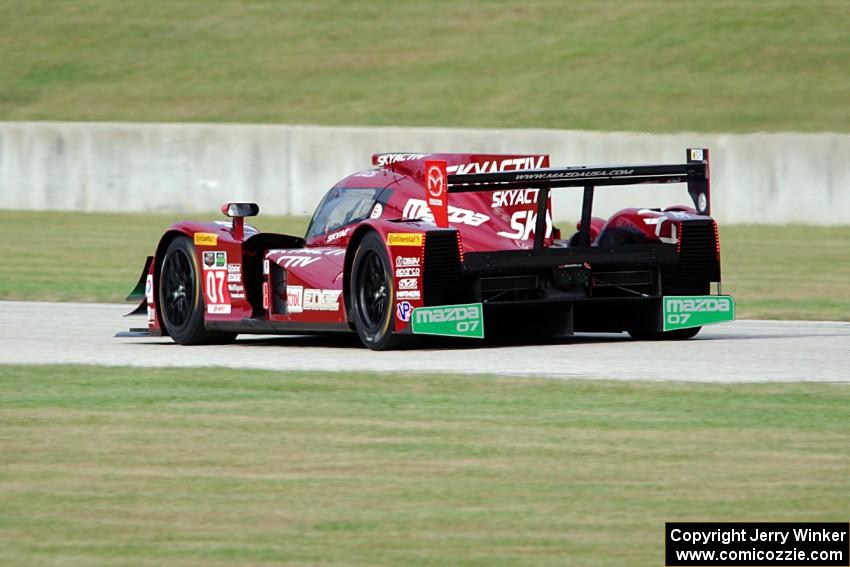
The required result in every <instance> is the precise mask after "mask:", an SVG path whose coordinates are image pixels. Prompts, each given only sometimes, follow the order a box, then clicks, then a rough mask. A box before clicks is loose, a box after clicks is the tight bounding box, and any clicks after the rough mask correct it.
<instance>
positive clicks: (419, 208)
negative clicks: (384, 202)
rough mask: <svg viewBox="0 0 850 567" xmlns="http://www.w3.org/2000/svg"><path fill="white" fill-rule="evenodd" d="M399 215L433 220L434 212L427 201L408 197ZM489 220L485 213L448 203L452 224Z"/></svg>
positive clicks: (477, 223) (479, 224) (477, 224)
mask: <svg viewBox="0 0 850 567" xmlns="http://www.w3.org/2000/svg"><path fill="white" fill-rule="evenodd" d="M401 216H402V217H403V218H406V219H422V220H423V221H425V222H430V223H433V222H434V214H433V213H432V212H431V208H430V207H429V206H428V203H427V202H425V201H424V200H422V199H408V200H407V203H405V205H404V210H403V211H402V213H401ZM488 220H490V217H488V216H487V215H485V214H482V213H476V212H475V211H470V210H469V209H461V208H459V207H453V206H452V205H449V222H450V223H453V224H468V225H469V226H481V225H482V224H484V223H485V222H487V221H488Z"/></svg>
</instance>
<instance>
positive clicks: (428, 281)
mask: <svg viewBox="0 0 850 567" xmlns="http://www.w3.org/2000/svg"><path fill="white" fill-rule="evenodd" d="M372 162H373V165H374V166H375V167H374V169H369V170H366V171H361V172H359V173H355V174H354V175H351V176H349V177H347V178H345V179H343V180H342V181H340V182H339V183H337V184H336V186H334V187H333V188H332V189H331V190H330V191H328V193H327V195H325V197H324V199H322V202H321V203H320V204H319V206H318V208H317V209H316V212H315V214H314V215H313V218H312V220H311V221H310V226H309V228H308V229H307V234H306V236H305V237H304V238H301V237H298V236H289V235H284V234H274V233H267V232H258V231H257V230H255V229H253V228H251V227H250V226H248V225H246V224H245V223H244V218H245V217H250V216H254V215H256V214H258V212H259V207H258V206H257V205H256V204H254V203H229V204H227V205H225V206H224V207H223V208H222V210H223V212H224V213H225V214H226V215H227V216H228V217H231V219H232V221H218V222H191V221H186V222H180V223H177V224H175V225H174V226H172V227H171V228H170V229H169V230H168V231H167V232H166V233H165V234H164V235H163V236H162V238H161V239H160V241H159V244H158V245H157V247H156V251H155V253H154V255H153V256H151V257H149V258H148V260H147V263H146V264H145V268H144V270H143V272H142V276H141V278H140V279H139V283H138V284H137V286H136V289H135V290H134V292H133V293H131V295H130V297H128V300H134V299H135V300H139V299H140V300H142V301H141V303H140V305H139V307H138V308H137V309H136V311H134V313H135V314H144V313H147V318H148V328H147V329H134V330H131V332H130V333H123V335H125V336H126V335H132V336H138V335H156V336H159V335H168V336H170V337H172V339H174V341H176V342H178V343H181V344H203V343H222V342H227V341H231V340H233V339H234V338H235V337H236V335H238V334H242V333H255V334H312V333H331V332H346V333H348V332H355V333H357V335H358V336H359V337H360V340H361V341H362V342H363V344H364V345H366V346H367V347H369V348H372V349H387V348H392V347H394V346H397V345H398V344H400V343H401V342H403V341H404V340H405V339H406V338H409V337H410V336H412V335H419V334H422V335H445V336H455V337H471V338H479V339H480V338H484V337H493V336H507V337H510V336H523V337H529V336H534V337H537V336H539V337H550V336H563V335H570V334H571V333H573V332H577V331H579V332H624V331H625V332H628V333H629V334H631V336H633V337H635V338H638V339H683V338H689V337H692V336H694V335H696V334H697V332H698V331H699V329H700V327H701V326H702V325H705V324H709V323H717V322H721V321H729V320H732V319H733V318H734V301H733V300H732V298H731V297H729V296H725V295H719V289H720V285H719V282H720V243H719V240H718V234H717V225H716V223H715V222H714V220H712V218H711V217H710V216H709V214H710V208H711V197H710V192H709V187H710V184H709V160H708V150H705V149H689V150H688V151H687V161H686V162H685V163H681V164H669V165H617V166H598V167H597V166H582V167H554V168H552V167H549V157H548V156H547V155H540V154H535V155H483V154H401V153H387V154H375V155H374V156H372ZM637 183H684V184H686V185H687V189H688V192H689V194H690V196H691V198H692V200H693V205H694V206H693V207H691V206H673V207H668V208H666V209H663V210H661V209H640V208H629V209H623V210H621V211H618V212H617V213H615V214H614V215H612V216H611V217H610V218H608V219H607V220H606V219H602V218H598V217H594V216H592V214H591V209H592V205H593V196H594V190H595V188H596V187H601V186H609V185H630V184H637ZM560 188H581V190H582V191H583V196H584V199H583V206H582V210H581V219H580V221H579V222H578V224H577V225H576V230H575V231H574V232H572V233H571V234H562V233H561V231H560V230H559V229H558V228H556V227H555V226H554V225H553V222H552V207H551V192H552V191H553V190H555V189H560ZM573 190H575V189H573ZM712 282H717V286H716V289H717V293H716V294H714V295H712V294H711V291H712V287H711V283H712Z"/></svg>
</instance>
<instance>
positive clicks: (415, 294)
mask: <svg viewBox="0 0 850 567" xmlns="http://www.w3.org/2000/svg"><path fill="white" fill-rule="evenodd" d="M396 297H398V298H399V299H420V298H421V297H422V294H421V292H420V291H419V290H418V289H403V290H401V291H399V292H398V293H396Z"/></svg>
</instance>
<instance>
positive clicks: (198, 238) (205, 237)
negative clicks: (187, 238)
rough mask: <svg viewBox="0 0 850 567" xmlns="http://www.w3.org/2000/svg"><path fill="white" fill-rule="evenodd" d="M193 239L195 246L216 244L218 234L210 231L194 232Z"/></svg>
mask: <svg viewBox="0 0 850 567" xmlns="http://www.w3.org/2000/svg"><path fill="white" fill-rule="evenodd" d="M194 240H195V244H196V245H197V246H215V245H216V244H218V235H217V234H213V233H212V232H196V233H195V237H194Z"/></svg>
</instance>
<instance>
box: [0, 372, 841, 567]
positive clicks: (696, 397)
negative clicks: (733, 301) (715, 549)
mask: <svg viewBox="0 0 850 567" xmlns="http://www.w3.org/2000/svg"><path fill="white" fill-rule="evenodd" d="M848 404H850V390H848V389H847V388H846V387H842V386H838V385H804V384H784V385H779V384H774V385H733V386H729V385H722V386H721V385H684V384H670V383H622V382H582V381H557V380H536V379H527V378H522V379H508V378H495V377H483V378H482V377H476V378H471V377H463V378H461V377H427V376H398V375H379V376H374V375H372V376H367V375H358V374H348V375H333V374H331V375H324V376H322V375H318V374H304V373H295V374H286V373H273V372H259V371H236V370H223V369H204V370H202V369H197V370H194V369H180V370H174V369H159V370H152V369H129V368H102V367H64V368H62V367H14V366H11V367H10V366H0V452H2V455H3V457H2V459H3V467H2V468H0V563H3V564H8V565H16V566H17V565H76V564H79V565H87V566H94V565H110V566H115V565H133V566H136V565H205V566H209V565H225V564H238V565H270V564H272V563H274V562H276V561H285V560H288V561H291V562H293V563H295V564H317V563H326V564H347V565H382V564H397V565H446V564H453V565H487V566H492V565H518V564H527V565H663V557H662V553H663V526H664V522H665V521H677V520H681V521H684V520H693V521H700V520H702V521H721V520H727V521H817V520H830V521H846V520H847V510H848V509H850V476H848V475H847V470H848V469H850V422H848V420H847V407H848Z"/></svg>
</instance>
